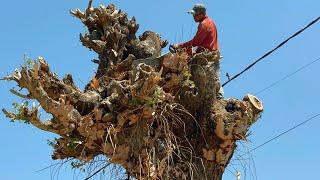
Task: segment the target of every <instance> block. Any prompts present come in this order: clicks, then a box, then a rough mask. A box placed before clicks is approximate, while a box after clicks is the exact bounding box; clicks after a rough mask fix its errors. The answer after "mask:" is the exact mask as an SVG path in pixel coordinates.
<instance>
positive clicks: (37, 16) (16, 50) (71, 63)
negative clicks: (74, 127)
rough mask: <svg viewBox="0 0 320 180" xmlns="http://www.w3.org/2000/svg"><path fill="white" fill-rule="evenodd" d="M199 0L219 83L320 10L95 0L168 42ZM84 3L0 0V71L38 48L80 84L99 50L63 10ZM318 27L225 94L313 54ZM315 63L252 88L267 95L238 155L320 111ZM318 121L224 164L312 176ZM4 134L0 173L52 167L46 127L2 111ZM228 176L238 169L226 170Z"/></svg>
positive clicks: (277, 175)
mask: <svg viewBox="0 0 320 180" xmlns="http://www.w3.org/2000/svg"><path fill="white" fill-rule="evenodd" d="M197 2H202V3H204V4H206V6H207V7H208V13H209V15H210V16H211V17H212V18H213V19H214V20H215V21H216V24H217V26H218V31H219V41H220V47H221V52H222V54H223V56H224V59H223V61H222V62H221V66H222V67H221V74H222V77H221V78H222V80H223V81H225V80H226V78H225V73H226V72H228V73H229V74H230V75H234V74H236V73H237V72H239V71H240V70H242V69H243V68H244V67H245V66H246V65H248V64H249V63H250V62H252V61H253V60H255V59H256V58H258V57H260V56H261V55H262V54H264V53H265V52H266V51H268V50H270V49H271V48H273V47H274V46H275V45H277V44H278V43H279V42H280V41H282V40H284V39H285V38H287V37H288V36H290V35H291V34H293V33H294V32H295V31H297V30H298V29H300V28H301V27H303V26H305V25H306V24H307V23H308V22H310V21H311V20H313V19H314V18H316V17H318V16H319V15H320V14H319V12H320V11H319V8H320V1H319V0H304V1H297V0H260V1H254V0H245V1H234V0H219V1H217V0H214V1H213V0H206V1H194V0H188V1H186V0H176V1H172V0H171V1H169V0H161V1H150V0H137V1H132V0H113V1H98V0H96V1H95V2H94V3H95V4H99V3H105V4H106V3H115V4H116V5H117V6H118V7H119V8H122V9H123V10H125V11H127V12H128V13H129V16H133V15H134V16H135V17H136V18H137V20H138V22H139V23H140V32H143V31H144V30H153V31H156V32H158V33H160V34H161V35H162V37H163V38H165V39H167V40H168V41H169V42H170V43H177V42H180V41H185V40H188V39H190V38H191V37H192V36H193V34H194V32H195V30H196V27H197V25H196V24H195V23H194V22H193V21H192V18H191V17H190V16H189V15H188V14H186V11H187V10H188V9H190V8H191V7H192V5H193V4H195V3H197ZM86 6H87V1H62V0H55V1H43V0H28V1H17V0H12V1H0V7H1V9H2V10H1V14H2V21H1V28H0V39H1V41H2V42H1V43H0V54H1V66H0V76H5V75H7V74H8V73H11V72H12V71H13V70H14V69H15V68H17V67H19V65H20V64H22V63H23V60H22V59H23V56H24V54H26V55H27V56H29V57H33V58H35V57H37V56H43V57H45V58H46V59H47V61H48V62H49V64H50V65H51V68H52V70H53V71H54V72H57V73H58V75H59V76H60V77H62V76H63V75H64V74H66V73H71V74H73V77H74V79H75V81H76V83H77V85H78V86H80V87H84V85H85V83H86V82H87V81H88V80H89V79H90V78H91V77H92V76H93V75H94V72H95V68H96V65H94V64H93V63H91V62H90V60H91V59H92V58H94V57H96V56H95V54H94V53H92V52H89V51H88V50H87V49H86V48H84V47H82V45H81V43H80V42H79V39H78V35H79V33H81V32H83V31H84V27H83V25H82V24H81V23H80V22H79V21H78V20H77V19H75V18H73V17H71V16H70V15H69V14H68V10H69V9H72V8H77V7H80V8H82V9H83V8H85V7H86ZM319 33H320V23H318V24H316V25H314V26H313V27H311V28H310V29H308V30H307V31H306V32H304V33H303V34H301V35H300V36H299V37H297V38H296V39H294V40H293V41H290V42H289V43H288V44H287V45H286V46H285V47H283V48H281V49H280V50H279V51H277V52H276V53H274V54H272V55H271V56H269V57H268V58H267V59H265V60H264V61H262V62H261V63H259V64H257V65H256V66H255V67H254V68H253V69H251V70H250V71H248V72H247V73H245V74H244V75H243V76H241V77H239V78H238V79H236V80H235V81H233V82H232V83H230V84H229V85H227V86H226V87H225V96H226V97H237V98H242V97H243V96H244V95H245V94H247V93H255V92H257V91H259V90H260V89H262V88H264V87H266V86H268V85H269V84H271V83H272V82H274V81H276V80H278V79H280V78H282V77H283V76H285V75H287V74H289V73H291V72H293V71H295V70H296V69H298V68H300V67H301V66H303V65H305V64H307V63H308V62H311V61H313V60H314V59H316V58H319V57H320V53H319V47H320V45H319V42H320V35H319ZM319 68H320V62H316V63H314V64H313V65H312V66H310V67H308V68H306V69H304V70H303V71H301V72H299V73H298V74H296V75H294V76H293V77H291V78H289V79H287V80H285V81H283V82H281V83H280V84H278V85H277V86H275V87H273V88H272V89H270V90H268V91H265V92H263V93H261V94H260V95H259V96H258V97H259V98H260V99H261V100H262V101H263V102H264V106H265V112H264V113H263V115H262V118H261V119H260V120H259V121H258V122H257V123H256V124H255V125H254V126H253V127H252V128H251V131H252V135H251V137H250V142H243V144H244V147H242V148H240V149H239V154H241V152H240V151H244V150H245V149H246V148H248V149H252V148H254V147H255V146H257V145H259V144H261V143H263V142H265V141H266V140H268V139H269V138H271V137H273V136H275V135H277V134H279V133H281V132H282V131H284V130H286V129H288V128H290V127H292V126H294V125H295V124H298V123H299V122H301V121H303V120H305V119H307V118H308V117H310V116H313V115H315V114H318V113H319V112H320V109H319V102H320V96H319V92H320V85H319V83H318V77H319V75H320V71H319ZM0 86H1V87H2V88H1V89H0V97H1V108H10V106H11V103H12V102H20V101H21V100H20V99H18V98H16V97H15V96H14V95H12V94H10V93H9V89H10V88H11V87H14V86H15V84H14V83H8V82H3V81H1V82H0ZM319 127H320V118H317V119H314V120H313V121H311V122H310V123H308V124H306V125H304V126H302V127H300V128H298V129H296V130H294V131H293V132H290V133H289V134H287V135H285V136H283V137H281V138H280V139H277V140H276V141H273V142H271V143H270V144H267V145H265V146H263V147H262V148H260V149H258V150H257V151H255V152H253V153H252V154H251V155H252V159H251V160H250V161H245V160H243V161H234V165H231V166H229V167H228V169H229V170H230V171H231V172H234V171H235V170H236V169H237V170H240V171H241V172H242V179H248V180H249V179H259V180H270V179H291V180H298V179H316V178H318V176H319V175H318V171H319V170H320V169H319V168H320V166H319V162H320V156H319V152H320V145H319V143H318V142H319V139H318V137H319V135H318V130H319ZM0 137H2V138H1V139H2V143H1V148H0V159H1V164H0V179H9V180H18V179H22V178H23V179H32V180H38V179H39V180H40V179H41V180H43V179H50V171H49V170H45V171H41V172H36V171H37V170H40V169H42V168H44V167H47V166H49V165H50V164H52V163H55V162H53V161H52V160H51V158H50V157H51V156H50V155H51V152H52V149H51V148H50V147H49V146H48V145H47V139H50V138H53V137H54V136H53V135H52V134H49V133H46V132H42V131H40V130H37V129H35V128H32V127H31V126H28V125H25V124H22V123H11V122H9V121H8V120H7V119H6V118H5V117H4V115H3V114H2V113H1V114H0ZM253 161H254V162H253ZM241 163H242V164H245V165H246V167H247V168H246V170H245V169H244V168H243V167H242V166H241ZM245 172H246V177H244V174H245ZM59 178H60V179H73V178H74V174H73V172H72V171H70V170H69V169H68V167H64V168H62V169H61V171H60V176H59ZM80 179H81V178H80ZM224 179H226V180H234V179H235V177H234V176H233V175H232V174H231V173H230V172H229V171H226V173H225V176H224Z"/></svg>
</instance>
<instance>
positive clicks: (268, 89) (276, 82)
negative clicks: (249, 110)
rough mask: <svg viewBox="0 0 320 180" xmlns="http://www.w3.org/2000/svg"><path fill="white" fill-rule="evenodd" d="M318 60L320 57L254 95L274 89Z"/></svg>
mask: <svg viewBox="0 0 320 180" xmlns="http://www.w3.org/2000/svg"><path fill="white" fill-rule="evenodd" d="M319 60H320V57H319V58H317V59H315V60H313V61H311V62H309V63H308V64H305V65H303V66H302V67H300V68H299V69H297V70H295V71H294V72H292V73H290V74H287V75H286V76H284V77H283V78H281V79H279V80H277V81H275V82H273V83H272V84H270V85H269V86H267V87H265V88H263V89H261V90H260V91H258V92H257V93H255V95H258V94H261V93H262V92H264V91H267V90H269V89H271V88H272V87H274V86H275V85H277V84H279V83H280V82H282V81H284V80H286V79H288V78H289V77H291V76H293V75H295V74H297V73H298V72H300V71H302V70H303V69H305V68H307V67H309V66H311V65H312V64H314V63H315V62H317V61H319Z"/></svg>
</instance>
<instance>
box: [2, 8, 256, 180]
mask: <svg viewBox="0 0 320 180" xmlns="http://www.w3.org/2000/svg"><path fill="white" fill-rule="evenodd" d="M71 14H72V15H73V16H75V17H76V18H78V19H79V20H80V21H81V22H82V23H83V24H84V25H85V26H86V27H87V29H88V32H87V33H85V34H82V35H80V40H81V42H82V43H83V45H84V46H85V47H87V48H89V49H91V50H93V51H95V52H96V53H97V54H98V56H99V59H98V60H95V61H94V62H95V63H97V64H98V70H97V72H96V75H95V77H93V78H92V80H91V81H90V82H89V83H88V84H87V86H86V88H85V89H84V90H83V91H82V90H80V89H79V88H77V87H76V85H75V84H74V82H73V78H72V76H71V75H70V74H68V75H66V76H65V78H63V79H62V80H60V79H59V78H58V77H57V76H56V75H55V74H54V73H52V72H51V71H50V68H49V65H48V64H47V63H46V61H45V60H44V59H43V58H39V59H37V60H35V61H34V62H33V63H32V64H31V65H28V66H23V67H22V68H21V69H19V70H16V71H15V72H14V73H13V74H12V75H10V76H7V77H4V78H3V79H5V80H10V81H15V82H16V83H17V84H18V86H19V87H20V88H21V89H26V90H27V91H28V93H29V94H27V95H24V94H21V92H19V91H15V90H14V89H12V90H11V92H13V93H14V94H15V95H17V96H20V97H21V98H24V99H27V100H30V101H31V100H36V101H38V102H39V104H40V105H39V106H41V107H42V108H43V109H44V110H45V111H46V112H47V113H50V114H51V115H52V119H49V120H47V121H43V120H41V119H40V118H39V114H38V111H39V110H38V109H39V107H37V106H35V105H32V106H30V105H28V104H26V103H25V104H21V105H16V107H15V108H16V110H17V111H15V112H10V111H7V110H3V112H4V113H5V114H6V116H7V117H8V118H10V119H12V120H23V121H26V122H28V123H30V124H31V125H33V126H35V127H37V128H39V129H41V130H44V131H48V132H52V133H55V134H58V135H59V136H60V138H59V139H56V140H55V141H53V142H52V145H53V147H54V152H53V155H52V158H53V159H55V160H59V159H60V160H62V159H68V158H75V159H77V160H81V161H82V162H84V164H86V163H90V162H91V161H92V160H93V159H94V158H95V157H98V156H101V155H102V156H105V157H107V158H108V159H109V161H110V162H111V163H114V164H118V165H121V166H122V167H123V168H124V169H125V170H126V171H127V172H128V174H129V176H130V177H132V178H137V179H211V180H212V179H214V180H218V179H221V177H222V174H223V172H224V170H225V168H226V166H227V165H228V162H229V161H230V159H231V157H232V155H233V152H234V150H235V148H236V141H237V140H245V139H246V137H247V132H248V128H249V127H250V126H251V125H252V124H253V123H255V122H256V120H257V119H258V118H259V117H260V114H261V112H262V105H261V104H260V102H259V101H258V99H256V98H255V97H253V96H250V95H249V96H246V97H245V98H244V99H243V100H237V99H222V100H218V99H217V98H216V96H217V95H216V94H217V90H218V89H219V88H220V85H219V84H217V82H216V79H215V78H214V72H215V69H214V63H219V59H220V56H219V55H218V54H215V53H214V52H204V53H201V54H197V55H196V56H194V57H192V58H189V57H188V56H187V55H186V53H184V52H183V51H181V52H177V53H173V54H172V53H169V54H167V55H165V56H163V57H162V58H160V59H159V62H158V64H150V63H148V62H149V60H150V58H153V57H158V56H159V55H160V52H161V49H162V48H164V47H165V46H166V44H167V43H166V41H162V40H161V38H160V36H159V35H158V34H156V33H154V32H150V31H148V32H145V33H143V34H142V35H141V36H139V37H137V36H136V32H137V30H138V28H139V25H138V24H137V23H136V20H135V18H132V19H128V17H127V14H126V13H125V12H123V11H121V10H118V9H116V7H115V6H114V5H109V6H107V7H105V6H103V5H101V6H99V7H96V8H94V7H92V6H91V3H90V5H89V7H88V8H87V9H86V10H85V11H84V12H82V11H80V10H79V9H77V10H74V11H71ZM145 58H149V59H145ZM144 62H145V63H144ZM150 62H152V61H150ZM106 163H107V162H106Z"/></svg>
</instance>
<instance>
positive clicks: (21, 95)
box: [10, 89, 32, 99]
mask: <svg viewBox="0 0 320 180" xmlns="http://www.w3.org/2000/svg"><path fill="white" fill-rule="evenodd" d="M10 92H11V93H12V94H14V95H16V96H19V97H21V98H24V99H32V97H31V95H30V94H28V95H24V94H21V93H19V92H18V91H16V90H15V89H10Z"/></svg>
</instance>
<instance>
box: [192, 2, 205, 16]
mask: <svg viewBox="0 0 320 180" xmlns="http://www.w3.org/2000/svg"><path fill="white" fill-rule="evenodd" d="M188 13H190V14H192V15H197V14H201V13H204V14H206V7H205V5H203V4H196V5H194V6H193V8H192V9H191V10H190V11H188Z"/></svg>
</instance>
